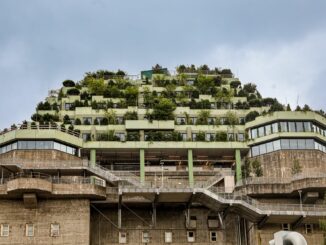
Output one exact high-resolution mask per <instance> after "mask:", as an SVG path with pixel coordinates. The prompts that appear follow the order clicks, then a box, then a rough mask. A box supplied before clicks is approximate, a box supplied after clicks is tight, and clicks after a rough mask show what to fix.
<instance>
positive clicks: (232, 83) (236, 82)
mask: <svg viewBox="0 0 326 245" xmlns="http://www.w3.org/2000/svg"><path fill="white" fill-rule="evenodd" d="M240 85H241V82H240V81H232V82H230V86H231V88H238V87H239V86H240Z"/></svg>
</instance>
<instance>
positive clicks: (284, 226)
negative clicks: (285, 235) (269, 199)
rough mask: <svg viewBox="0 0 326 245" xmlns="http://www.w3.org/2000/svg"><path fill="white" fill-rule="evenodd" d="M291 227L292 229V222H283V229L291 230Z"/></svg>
mask: <svg viewBox="0 0 326 245" xmlns="http://www.w3.org/2000/svg"><path fill="white" fill-rule="evenodd" d="M290 229H291V226H290V224H287V223H285V224H282V230H283V231H289V230H290Z"/></svg>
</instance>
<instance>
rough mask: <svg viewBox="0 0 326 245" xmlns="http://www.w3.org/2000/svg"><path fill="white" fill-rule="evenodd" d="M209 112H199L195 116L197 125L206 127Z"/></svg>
mask: <svg viewBox="0 0 326 245" xmlns="http://www.w3.org/2000/svg"><path fill="white" fill-rule="evenodd" d="M210 115H211V112H210V111H209V110H200V111H199V113H198V116H197V122H196V124H198V125H208V118H209V117H210Z"/></svg>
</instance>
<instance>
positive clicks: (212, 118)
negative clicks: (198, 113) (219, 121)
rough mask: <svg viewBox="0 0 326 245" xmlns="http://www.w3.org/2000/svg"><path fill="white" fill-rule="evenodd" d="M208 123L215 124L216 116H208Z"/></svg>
mask: <svg viewBox="0 0 326 245" xmlns="http://www.w3.org/2000/svg"><path fill="white" fill-rule="evenodd" d="M208 124H209V125H213V124H215V118H214V117H209V118H208Z"/></svg>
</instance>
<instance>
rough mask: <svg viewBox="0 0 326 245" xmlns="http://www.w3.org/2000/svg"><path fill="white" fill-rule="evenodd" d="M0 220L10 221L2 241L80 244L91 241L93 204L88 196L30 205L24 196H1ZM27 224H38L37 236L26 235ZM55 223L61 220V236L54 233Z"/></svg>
mask: <svg viewBox="0 0 326 245" xmlns="http://www.w3.org/2000/svg"><path fill="white" fill-rule="evenodd" d="M0 223H1V224H9V235H8V236H1V237H0V244H4V245H5V244H38V245H46V244H80V245H83V244H84V245H88V244H89V236H90V206H89V200H86V199H63V200H61V199H57V200H39V201H38V205H37V208H35V209H27V208H25V206H24V203H23V201H22V200H3V199H1V200H0ZM26 224H32V225H33V226H34V236H31V237H28V236H26ZM51 224H59V227H60V230H59V236H57V237H55V236H51Z"/></svg>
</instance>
